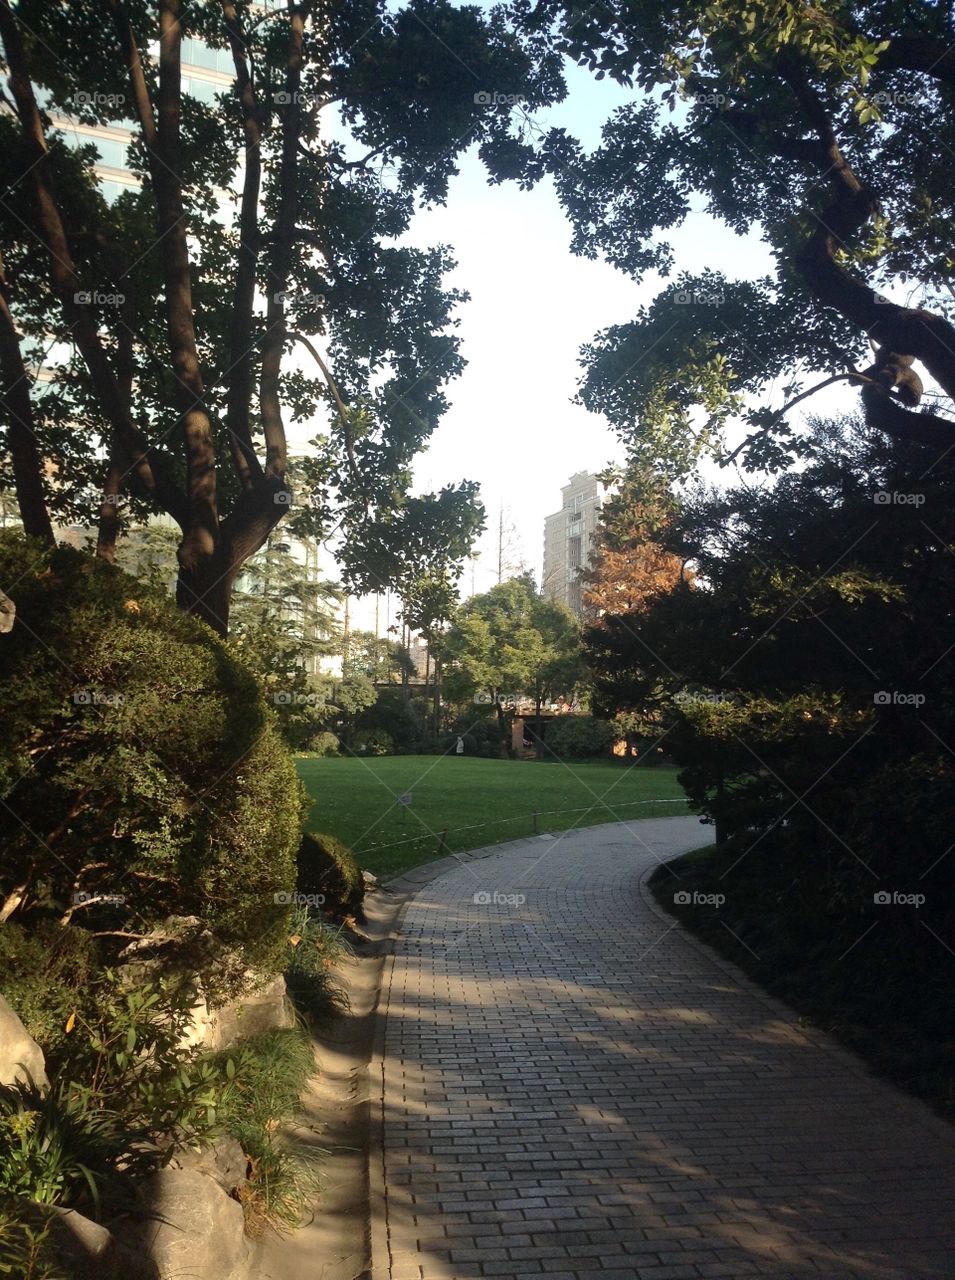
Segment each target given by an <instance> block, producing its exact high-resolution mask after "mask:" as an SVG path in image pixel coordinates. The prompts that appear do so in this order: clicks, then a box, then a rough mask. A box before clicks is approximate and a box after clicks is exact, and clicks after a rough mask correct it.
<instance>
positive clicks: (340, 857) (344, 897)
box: [298, 831, 365, 920]
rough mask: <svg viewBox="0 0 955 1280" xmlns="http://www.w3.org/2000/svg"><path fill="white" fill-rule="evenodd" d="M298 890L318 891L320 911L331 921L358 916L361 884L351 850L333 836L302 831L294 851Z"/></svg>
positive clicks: (303, 891) (362, 894) (306, 892)
mask: <svg viewBox="0 0 955 1280" xmlns="http://www.w3.org/2000/svg"><path fill="white" fill-rule="evenodd" d="M298 888H299V892H300V893H304V894H319V895H321V897H322V899H323V901H322V902H321V908H322V913H323V914H324V915H327V916H329V917H331V919H333V920H340V919H342V918H344V917H345V916H348V915H352V916H355V917H356V919H359V920H360V919H361V918H362V906H361V904H362V899H363V897H364V895H365V885H364V880H363V879H362V874H361V868H360V867H359V865H358V860H357V858H356V857H355V855H354V854H353V853H352V851H351V849H349V847H348V846H347V845H346V844H343V843H342V842H341V840H338V839H336V837H335V836H330V835H324V834H322V833H320V832H316V831H306V832H305V834H304V835H303V836H302V842H301V844H300V845H299V851H298Z"/></svg>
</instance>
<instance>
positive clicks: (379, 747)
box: [351, 729, 395, 756]
mask: <svg viewBox="0 0 955 1280" xmlns="http://www.w3.org/2000/svg"><path fill="white" fill-rule="evenodd" d="M351 749H352V751H353V752H354V753H355V754H356V755H366V756H393V755H394V754H395V740H394V738H392V736H391V734H390V733H389V732H388V730H387V729H359V730H358V731H357V732H356V733H355V734H354V735H353V737H352V740H351Z"/></svg>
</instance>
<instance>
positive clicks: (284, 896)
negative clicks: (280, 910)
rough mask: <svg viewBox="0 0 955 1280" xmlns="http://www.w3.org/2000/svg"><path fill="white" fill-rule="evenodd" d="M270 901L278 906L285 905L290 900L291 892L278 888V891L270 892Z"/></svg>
mask: <svg viewBox="0 0 955 1280" xmlns="http://www.w3.org/2000/svg"><path fill="white" fill-rule="evenodd" d="M272 901H273V902H274V903H275V905H276V906H278V907H287V906H288V905H289V903H290V902H291V901H292V895H291V893H289V892H287V891H286V890H284V889H282V890H279V892H278V893H273V894H272Z"/></svg>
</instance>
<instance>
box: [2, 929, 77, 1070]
mask: <svg viewBox="0 0 955 1280" xmlns="http://www.w3.org/2000/svg"><path fill="white" fill-rule="evenodd" d="M100 951H101V947H100V944H99V940H98V939H96V938H93V937H92V936H91V935H90V934H89V933H88V932H87V931H86V930H85V929H72V928H70V927H69V926H67V925H61V924H58V923H57V921H55V920H39V921H36V922H35V927H34V929H33V930H32V931H29V932H28V931H27V930H26V929H24V928H22V927H21V926H19V925H16V924H12V923H9V924H6V925H4V926H3V928H2V929H0V989H2V991H3V994H4V995H5V996H6V998H7V999H8V1000H9V1001H10V1004H11V1005H12V1006H13V1008H14V1009H15V1010H16V1011H17V1014H18V1015H19V1017H20V1019H21V1020H22V1022H23V1025H24V1026H25V1027H26V1029H27V1031H29V1033H30V1035H31V1036H32V1037H33V1039H34V1040H36V1042H37V1043H38V1044H39V1045H40V1047H41V1049H42V1050H43V1052H44V1054H45V1055H46V1058H47V1061H48V1062H49V1061H50V1060H51V1058H52V1060H53V1063H54V1065H55V1063H56V1062H57V1061H59V1060H60V1059H62V1057H63V1056H64V1054H65V1053H66V1051H67V1041H68V1040H69V1034H68V1033H67V1031H66V1029H65V1028H66V1024H67V1021H68V1019H69V1017H70V1014H71V1013H75V1012H77V1010H78V1009H82V1010H84V1011H85V1012H87V1013H88V1014H89V1016H93V1009H94V1003H95V1001H94V997H93V992H94V989H95V981H96V976H97V974H98V973H99V966H100Z"/></svg>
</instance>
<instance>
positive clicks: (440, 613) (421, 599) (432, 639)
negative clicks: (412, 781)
mask: <svg viewBox="0 0 955 1280" xmlns="http://www.w3.org/2000/svg"><path fill="white" fill-rule="evenodd" d="M461 569H462V562H461V560H460V559H458V560H457V562H455V563H452V564H445V565H438V566H436V567H435V568H433V569H430V570H426V571H425V572H423V573H421V574H418V575H417V576H414V577H411V576H409V577H408V578H407V579H406V580H405V582H404V584H403V585H402V588H401V618H402V621H403V622H404V623H405V624H406V625H407V627H408V628H409V629H410V630H411V631H417V632H418V633H419V635H421V636H422V637H423V639H424V642H425V644H426V645H427V646H428V648H427V653H426V665H425V677H424V682H425V693H426V694H427V686H428V674H429V669H430V670H431V671H432V672H433V677H432V678H433V685H434V688H433V693H432V713H431V714H432V728H433V730H434V733H435V734H437V733H438V732H439V731H440V728H441V725H440V719H441V641H442V637H443V636H444V634H445V632H446V631H447V628H448V625H449V623H450V621H451V619H452V618H453V617H454V614H455V611H456V610H457V608H458V589H457V580H458V578H459V577H460V575H461Z"/></svg>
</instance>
